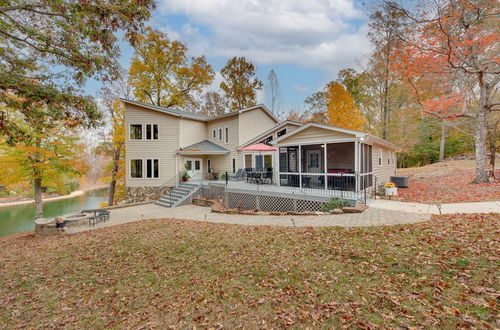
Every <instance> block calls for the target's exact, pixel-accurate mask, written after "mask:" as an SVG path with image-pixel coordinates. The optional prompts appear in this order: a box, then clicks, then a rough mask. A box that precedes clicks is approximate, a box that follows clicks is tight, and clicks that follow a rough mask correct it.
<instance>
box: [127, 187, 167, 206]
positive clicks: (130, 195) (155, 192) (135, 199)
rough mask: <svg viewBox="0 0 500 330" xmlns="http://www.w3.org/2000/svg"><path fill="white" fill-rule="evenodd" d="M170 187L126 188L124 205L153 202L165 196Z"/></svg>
mask: <svg viewBox="0 0 500 330" xmlns="http://www.w3.org/2000/svg"><path fill="white" fill-rule="evenodd" d="M172 189H173V188H172V187H165V186H163V187H127V191H126V193H127V197H126V203H127V204H132V203H140V202H145V201H154V200H157V199H159V198H160V197H162V196H164V195H166V194H167V193H168V192H169V191H170V190H172Z"/></svg>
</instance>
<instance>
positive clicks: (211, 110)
mask: <svg viewBox="0 0 500 330" xmlns="http://www.w3.org/2000/svg"><path fill="white" fill-rule="evenodd" d="M226 110H227V104H226V101H225V100H224V98H223V97H222V96H221V95H220V94H219V93H217V92H215V91H209V92H206V93H205V94H204V95H203V97H202V103H201V108H200V111H199V112H200V113H201V114H203V115H206V116H218V115H222V114H224V113H226Z"/></svg>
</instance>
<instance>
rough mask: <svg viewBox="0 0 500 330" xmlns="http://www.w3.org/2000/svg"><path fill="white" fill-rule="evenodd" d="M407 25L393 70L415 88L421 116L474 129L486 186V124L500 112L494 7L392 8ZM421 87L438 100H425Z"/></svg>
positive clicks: (485, 2) (465, 2)
mask: <svg viewBox="0 0 500 330" xmlns="http://www.w3.org/2000/svg"><path fill="white" fill-rule="evenodd" d="M390 6H392V8H393V9H394V10H398V11H399V12H400V13H402V14H403V15H404V16H405V17H406V18H407V20H408V23H406V25H405V29H404V33H403V34H399V37H400V39H401V40H402V45H403V46H402V47H401V48H400V49H399V50H398V53H397V54H396V57H397V58H399V59H400V61H399V62H398V63H396V64H395V67H396V68H397V69H398V70H399V72H400V73H401V74H402V75H403V76H404V77H405V78H406V79H407V80H408V81H409V83H410V84H411V85H412V86H413V89H414V91H415V94H416V96H417V98H418V100H419V104H420V105H421V110H422V111H423V112H425V113H427V114H430V115H432V116H436V117H439V118H444V119H453V118H459V117H465V118H469V119H472V120H473V121H474V123H475V134H474V137H475V154H476V179H475V181H476V182H488V180H489V178H488V172H487V168H486V134H487V124H488V120H489V117H490V114H491V112H492V111H499V110H500V107H499V105H498V103H495V101H494V99H495V93H496V90H497V86H498V82H499V81H500V74H499V73H500V61H499V58H498V53H499V43H498V41H499V34H498V2H497V1H496V0H475V1H469V0H454V1H451V0H443V1H436V2H432V3H429V2H427V1H426V2H422V1H421V2H419V3H418V4H417V5H416V6H412V7H411V9H410V8H406V7H404V6H400V5H396V4H394V3H390ZM422 86H426V88H428V87H429V86H432V88H434V89H436V90H439V91H441V92H442V93H441V96H439V97H431V98H426V97H425V96H424V95H422V94H421V93H420V91H421V88H422Z"/></svg>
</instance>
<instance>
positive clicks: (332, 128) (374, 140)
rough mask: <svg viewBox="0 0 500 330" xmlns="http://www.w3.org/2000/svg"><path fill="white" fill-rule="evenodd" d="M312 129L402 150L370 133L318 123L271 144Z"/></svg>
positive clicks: (308, 124)
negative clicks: (346, 135)
mask: <svg viewBox="0 0 500 330" xmlns="http://www.w3.org/2000/svg"><path fill="white" fill-rule="evenodd" d="M310 127H318V128H322V129H325V130H330V131H334V132H340V133H346V134H351V135H353V136H354V137H356V138H362V139H366V141H367V142H370V143H374V144H378V145H382V146H384V147H387V148H390V149H394V150H399V149H400V148H399V147H398V146H397V145H395V144H393V143H391V142H389V141H386V140H384V139H382V138H379V137H378V136H375V135H373V134H370V133H365V132H362V131H357V130H353V129H347V128H342V127H336V126H329V125H323V124H318V123H315V122H309V123H307V124H305V125H303V126H302V127H300V128H297V129H296V130H294V131H293V132H291V133H290V134H286V135H282V136H280V137H279V138H277V139H276V140H274V141H272V142H271V143H272V144H277V143H279V142H280V141H283V140H285V139H287V138H290V137H291V136H294V135H296V134H298V133H300V132H302V131H304V130H306V129H308V128H310Z"/></svg>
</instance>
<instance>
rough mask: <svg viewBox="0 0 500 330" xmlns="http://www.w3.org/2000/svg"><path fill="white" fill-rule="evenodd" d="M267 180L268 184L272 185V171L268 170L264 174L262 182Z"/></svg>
mask: <svg viewBox="0 0 500 330" xmlns="http://www.w3.org/2000/svg"><path fill="white" fill-rule="evenodd" d="M267 180H269V183H271V184H272V183H273V169H272V168H268V169H267V172H266V173H265V174H264V177H263V181H267Z"/></svg>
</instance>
